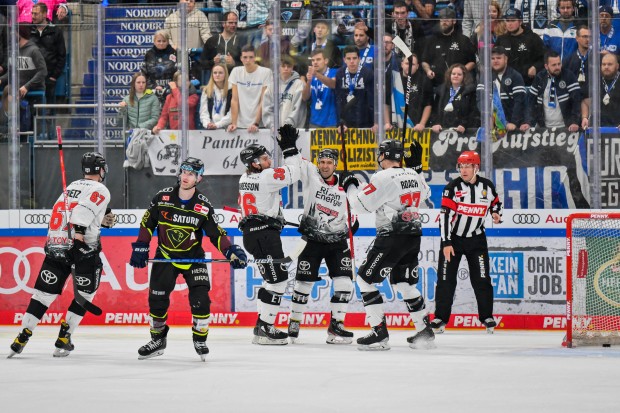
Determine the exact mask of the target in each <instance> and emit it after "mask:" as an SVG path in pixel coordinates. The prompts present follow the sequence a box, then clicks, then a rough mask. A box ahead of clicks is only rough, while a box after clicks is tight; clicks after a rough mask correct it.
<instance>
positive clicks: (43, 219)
mask: <svg viewBox="0 0 620 413" xmlns="http://www.w3.org/2000/svg"><path fill="white" fill-rule="evenodd" d="M50 216H51V215H50V214H26V215H25V216H24V222H25V223H26V224H46V225H47V224H48V223H49V222H50Z"/></svg>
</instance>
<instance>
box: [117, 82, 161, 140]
mask: <svg viewBox="0 0 620 413" xmlns="http://www.w3.org/2000/svg"><path fill="white" fill-rule="evenodd" d="M118 106H119V111H118V113H119V115H120V116H121V117H123V119H124V120H125V129H127V130H130V129H135V128H140V129H148V130H151V129H153V127H154V126H155V125H156V124H157V121H158V120H159V114H160V112H161V107H160V105H159V100H158V99H157V96H155V94H154V93H153V91H152V90H151V89H147V88H146V76H144V74H143V73H142V72H138V73H136V74H134V75H133V77H132V78H131V85H130V88H129V96H125V97H124V98H123V100H122V101H121V102H120V103H119V104H118Z"/></svg>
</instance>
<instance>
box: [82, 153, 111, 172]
mask: <svg viewBox="0 0 620 413" xmlns="http://www.w3.org/2000/svg"><path fill="white" fill-rule="evenodd" d="M101 170H103V171H104V172H105V173H108V164H107V163H106V161H105V158H104V157H103V155H102V154H100V153H99V152H86V153H85V154H84V155H82V172H83V173H84V175H101Z"/></svg>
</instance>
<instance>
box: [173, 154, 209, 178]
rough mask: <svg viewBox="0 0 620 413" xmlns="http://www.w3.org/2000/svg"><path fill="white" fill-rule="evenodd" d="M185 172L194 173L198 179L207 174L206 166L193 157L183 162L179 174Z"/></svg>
mask: <svg viewBox="0 0 620 413" xmlns="http://www.w3.org/2000/svg"><path fill="white" fill-rule="evenodd" d="M183 171H190V172H194V173H195V174H196V176H197V177H198V178H201V177H202V175H203V174H204V172H205V164H204V162H202V161H201V160H200V159H198V158H192V157H191V156H190V157H189V158H187V159H185V160H184V161H183V162H181V167H180V168H179V174H180V173H181V172H183Z"/></svg>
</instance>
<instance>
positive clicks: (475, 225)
mask: <svg viewBox="0 0 620 413" xmlns="http://www.w3.org/2000/svg"><path fill="white" fill-rule="evenodd" d="M456 167H457V169H458V170H459V173H460V175H461V176H460V177H458V178H456V179H454V180H452V181H451V182H450V183H449V184H448V185H446V187H445V189H444V191H443V197H442V200H441V213H440V215H439V230H440V233H441V249H440V253H439V262H438V268H437V288H436V289H435V318H434V319H433V321H431V326H432V327H433V331H434V332H435V333H443V331H444V330H445V326H446V324H447V323H448V321H449V320H450V313H451V311H452V303H453V301H454V292H455V290H456V284H457V271H458V269H459V264H460V262H461V257H463V256H465V258H466V259H467V265H468V266H469V281H470V282H471V285H472V287H473V288H474V294H475V295H476V302H477V303H478V314H479V318H480V321H481V322H482V324H483V325H484V326H485V327H486V328H487V331H488V332H489V333H492V332H493V329H494V328H495V326H496V323H495V320H494V319H493V286H492V284H491V277H490V274H489V249H488V247H487V238H486V235H485V232H484V220H485V218H486V216H487V214H488V213H491V216H492V218H493V223H495V224H499V223H500V222H501V217H502V203H501V202H500V200H499V196H498V195H497V191H496V190H495V185H493V183H492V182H491V181H490V180H488V179H486V178H483V177H481V176H478V171H479V170H480V155H478V153H476V152H472V151H465V152H463V153H462V154H461V155H460V156H459V157H458V160H457V164H456Z"/></svg>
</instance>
